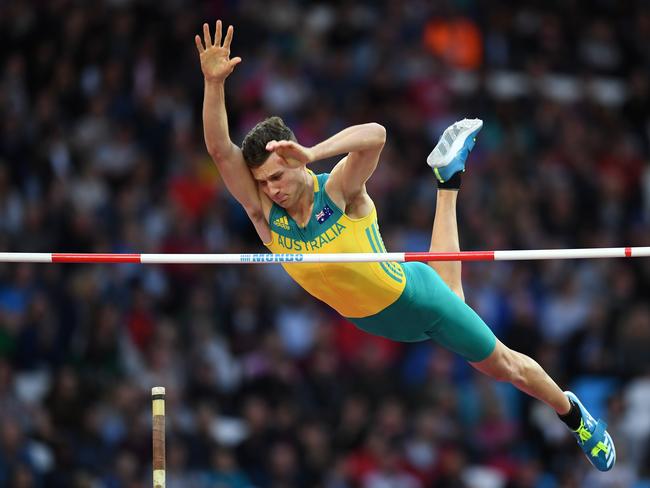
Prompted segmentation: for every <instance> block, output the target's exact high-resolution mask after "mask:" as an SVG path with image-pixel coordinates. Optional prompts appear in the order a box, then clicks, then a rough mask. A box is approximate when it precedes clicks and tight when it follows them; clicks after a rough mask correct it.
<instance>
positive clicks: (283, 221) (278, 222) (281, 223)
mask: <svg viewBox="0 0 650 488" xmlns="http://www.w3.org/2000/svg"><path fill="white" fill-rule="evenodd" d="M273 225H275V226H276V227H280V228H281V229H284V230H289V229H290V227H289V219H287V217H286V216H284V217H280V218H277V219H275V220H274V221H273Z"/></svg>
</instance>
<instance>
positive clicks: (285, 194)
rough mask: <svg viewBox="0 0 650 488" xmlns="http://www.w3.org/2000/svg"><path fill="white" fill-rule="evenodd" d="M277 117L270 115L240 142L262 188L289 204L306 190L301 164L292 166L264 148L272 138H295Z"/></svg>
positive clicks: (274, 139) (281, 201)
mask: <svg viewBox="0 0 650 488" xmlns="http://www.w3.org/2000/svg"><path fill="white" fill-rule="evenodd" d="M295 140H296V136H294V135H293V132H291V129H289V128H288V127H287V126H286V125H285V124H284V122H283V120H282V119H281V118H280V117H270V118H268V119H266V120H264V121H262V122H260V123H259V124H257V125H256V126H255V127H253V130H251V131H250V132H249V133H248V135H247V136H246V137H245V138H244V142H243V143H242V153H243V154H244V160H245V161H246V164H247V165H248V167H249V168H250V170H251V173H252V175H253V178H254V179H255V181H256V182H257V184H258V185H259V186H260V188H261V190H262V191H263V192H264V193H265V194H266V195H267V196H268V197H269V198H270V199H271V200H273V201H274V202H275V203H277V204H278V205H280V206H281V207H285V208H290V207H291V206H293V205H295V204H296V203H297V202H298V201H299V200H300V198H302V196H303V195H304V194H305V191H304V190H305V183H306V181H307V179H306V175H307V173H306V172H305V167H304V166H293V165H290V164H287V161H286V160H285V159H284V158H282V157H281V156H279V155H278V154H277V153H275V152H272V151H267V150H266V145H267V144H268V143H269V142H271V141H295Z"/></svg>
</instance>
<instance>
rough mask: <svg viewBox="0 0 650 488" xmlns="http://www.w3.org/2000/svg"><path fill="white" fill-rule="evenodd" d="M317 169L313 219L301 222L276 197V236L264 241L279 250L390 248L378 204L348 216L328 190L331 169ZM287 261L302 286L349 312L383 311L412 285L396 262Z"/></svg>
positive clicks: (351, 314) (363, 314)
mask: <svg viewBox="0 0 650 488" xmlns="http://www.w3.org/2000/svg"><path fill="white" fill-rule="evenodd" d="M310 173H311V172H310ZM311 174H312V177H313V178H314V206H313V210H312V214H311V218H310V219H309V222H308V223H307V225H306V226H305V227H300V226H299V225H298V224H297V223H296V221H295V220H293V219H292V218H291V217H290V216H289V214H288V213H287V211H286V210H285V209H284V208H282V207H280V206H279V205H276V204H275V203H274V204H273V207H272V208H271V213H270V216H269V225H270V227H271V236H272V239H271V241H270V242H268V243H265V244H264V245H265V246H266V247H267V248H268V249H269V250H270V251H271V252H273V253H304V254H312V253H352V252H385V251H386V249H385V247H384V243H383V241H382V239H381V235H380V234H379V228H378V226H377V212H376V210H375V208H374V207H373V210H372V212H370V214H369V215H367V216H366V217H363V218H360V219H352V218H350V217H348V216H347V215H345V213H344V212H343V211H342V210H341V209H340V208H339V207H338V206H337V205H336V204H335V203H334V202H333V201H332V199H331V198H330V197H329V196H328V195H327V193H326V192H325V190H324V188H325V182H326V181H327V179H328V178H329V174H320V175H315V174H314V173H311ZM283 266H284V269H285V270H286V271H287V273H289V275H290V276H291V277H292V278H293V279H294V280H295V281H296V282H297V283H298V284H299V285H300V286H302V287H303V288H304V289H305V290H307V291H308V292H309V293H311V294H312V295H313V296H315V297H316V298H318V299H320V300H322V301H324V302H325V303H327V304H328V305H329V306H331V307H332V308H334V309H335V310H336V311H338V312H339V313H340V314H341V315H343V316H344V317H351V318H362V317H368V316H371V315H374V314H377V313H378V312H380V311H382V310H384V309H385V308H386V307H388V306H389V305H391V304H392V303H394V302H395V301H396V300H397V299H398V298H399V297H400V295H401V294H402V292H403V290H404V287H405V286H406V276H405V275H404V270H403V269H402V266H400V265H399V264H398V263H394V262H386V263H327V264H320V263H315V264H283Z"/></svg>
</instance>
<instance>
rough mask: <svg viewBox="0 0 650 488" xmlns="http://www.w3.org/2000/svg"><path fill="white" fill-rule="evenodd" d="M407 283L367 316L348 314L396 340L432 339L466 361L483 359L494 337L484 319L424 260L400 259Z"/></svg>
mask: <svg viewBox="0 0 650 488" xmlns="http://www.w3.org/2000/svg"><path fill="white" fill-rule="evenodd" d="M400 265H401V266H402V268H403V269H404V274H405V275H406V287H405V288H404V291H403V292H402V294H401V295H400V297H399V298H398V299H397V300H396V301H395V302H393V303H392V304H391V305H389V306H388V307H386V308H385V309H383V310H382V311H381V312H378V313H376V314H374V315H371V316H369V317H362V318H348V320H349V321H350V322H352V323H353V324H354V325H356V326H357V327H359V328H360V329H362V330H364V331H366V332H368V333H370V334H374V335H378V336H382V337H387V338H388V339H392V340H394V341H399V342H416V341H423V340H427V339H433V340H434V341H435V342H437V343H439V344H440V345H442V346H443V347H445V348H446V349H449V350H451V351H453V352H455V353H457V354H460V355H461V356H462V357H464V358H465V359H467V360H468V361H472V362H477V361H482V360H484V359H486V358H487V357H488V356H489V355H490V354H492V351H494V348H495V346H496V337H495V335H494V333H493V332H492V331H491V330H490V328H489V327H488V326H487V325H486V324H485V322H483V320H482V319H481V318H480V317H479V316H478V315H477V314H476V312H474V310H472V309H471V308H470V307H469V306H468V305H467V304H466V303H465V302H464V301H463V300H461V299H460V297H459V296H458V295H456V294H455V293H454V292H453V291H451V289H450V288H449V287H448V286H447V284H446V283H445V282H444V281H443V280H442V278H440V276H439V275H438V273H436V272H435V271H434V269H433V268H431V266H428V265H427V264H425V263H420V262H413V263H400Z"/></svg>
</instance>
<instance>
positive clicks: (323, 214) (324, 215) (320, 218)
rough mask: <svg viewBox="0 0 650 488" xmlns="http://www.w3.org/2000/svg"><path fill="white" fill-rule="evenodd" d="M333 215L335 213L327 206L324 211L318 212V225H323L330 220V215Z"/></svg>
mask: <svg viewBox="0 0 650 488" xmlns="http://www.w3.org/2000/svg"><path fill="white" fill-rule="evenodd" d="M333 213H334V211H333V210H332V209H331V208H329V206H328V205H325V206H324V207H323V210H321V211H320V212H318V213H317V214H316V220H318V223H319V224H322V223H323V222H325V221H326V220H327V219H329V218H330V215H332V214H333Z"/></svg>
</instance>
